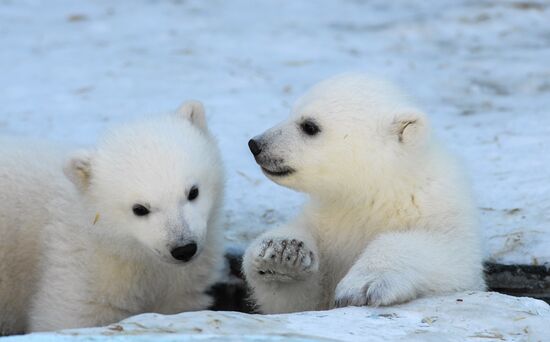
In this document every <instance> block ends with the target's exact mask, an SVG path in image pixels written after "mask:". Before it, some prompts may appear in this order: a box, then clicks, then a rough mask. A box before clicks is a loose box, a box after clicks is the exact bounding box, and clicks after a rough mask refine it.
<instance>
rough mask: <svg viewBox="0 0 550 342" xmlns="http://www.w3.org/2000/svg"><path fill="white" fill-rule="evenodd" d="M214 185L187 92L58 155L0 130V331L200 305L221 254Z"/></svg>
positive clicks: (202, 125) (213, 157)
mask: <svg viewBox="0 0 550 342" xmlns="http://www.w3.org/2000/svg"><path fill="white" fill-rule="evenodd" d="M63 164H65V166H64V172H65V175H66V176H67V177H65V176H64V175H63ZM69 180H70V182H69ZM71 182H72V183H71ZM222 192H223V172H222V164H221V159H220V154H219V150H218V147H217V145H216V143H215V141H214V139H213V138H212V137H211V135H210V134H209V132H208V130H207V127H206V122H205V117H204V109H203V107H202V104H200V103H198V102H188V103H185V104H184V105H183V106H182V107H181V108H180V109H179V110H178V111H177V113H175V114H173V115H170V116H165V117H152V118H147V119H144V120H141V121H136V122H134V123H129V124H126V125H121V126H120V127H118V128H114V129H113V130H112V131H110V132H109V133H108V134H107V135H106V136H105V137H104V138H103V140H102V141H101V142H100V143H99V145H98V147H97V148H96V149H94V150H89V151H83V152H79V153H77V154H75V155H73V156H72V157H71V158H69V159H68V161H66V162H65V161H64V157H63V153H62V152H60V151H59V150H58V149H56V148H53V147H52V148H47V147H45V146H31V145H30V144H28V143H27V144H25V143H23V142H12V143H9V142H6V141H3V144H2V147H1V151H0V200H1V201H2V203H3V204H2V206H0V236H2V238H1V239H0V280H1V281H0V308H2V309H1V310H0V333H2V334H10V333H15V332H25V331H45V330H57V329H62V328H75V327H86V326H97V325H104V324H108V323H112V322H117V321H119V320H121V319H124V318H126V317H128V316H131V315H135V314H139V313H143V312H158V313H164V314H171V313H179V312H182V311H189V310H199V309H205V308H207V307H208V306H209V305H210V304H211V298H210V297H209V296H208V295H206V294H205V291H206V290H207V288H208V287H209V286H210V285H211V284H212V283H214V282H215V281H217V280H218V277H219V271H221V266H222V265H223V249H222V247H221V241H222V240H221V239H222V233H221V231H220V229H219V225H218V222H217V221H218V212H219V208H220V205H221V201H222Z"/></svg>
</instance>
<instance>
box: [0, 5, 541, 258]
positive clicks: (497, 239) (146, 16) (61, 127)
mask: <svg viewBox="0 0 550 342" xmlns="http://www.w3.org/2000/svg"><path fill="white" fill-rule="evenodd" d="M350 70H360V71H369V72H375V73H377V74H379V75H381V76H384V77H387V78H390V79H393V80H394V81H396V82H398V83H399V84H400V85H402V86H403V87H405V88H406V89H408V90H409V91H410V92H411V93H413V94H414V95H415V96H416V97H417V98H418V99H419V102H420V103H421V104H422V106H423V107H424V108H425V110H426V111H427V112H428V113H429V114H430V115H431V117H432V118H433V122H434V127H435V129H436V130H437V132H438V134H439V135H440V136H441V137H443V138H444V139H445V140H446V141H447V142H448V145H449V146H450V147H451V148H452V149H453V150H454V151H455V152H456V153H457V154H459V155H460V156H461V157H462V158H463V160H464V162H465V165H466V167H467V169H468V171H469V173H470V175H471V178H472V182H473V185H474V188H475V191H476V196H477V201H478V204H479V205H478V206H479V208H480V214H481V223H482V226H483V231H484V235H485V237H486V241H487V246H488V251H487V256H488V258H489V259H490V260H494V261H498V262H504V263H527V264H537V263H538V264H540V263H546V262H550V224H549V222H550V153H549V152H550V148H549V147H548V145H549V144H550V3H549V2H547V1H546V2H535V1H520V0H517V1H496V0H492V1H468V0H457V1H382V0H378V1H358V0H356V1H353V0H346V1H301V0H300V1H240V0H236V1H222V0H210V1H149V0H134V1H107V0H104V1H68V0H67V1H57V0H55V1H39V0H36V1H23V0H0V85H1V91H0V134H13V135H24V136H33V137H44V138H48V139H53V140H60V141H67V142H72V143H77V144H93V143H94V141H95V140H96V139H97V137H98V136H99V134H100V133H101V132H102V131H103V130H104V129H105V128H106V127H107V126H108V125H110V124H113V123H117V122H123V121H126V120H128V119H131V118H134V117H138V116H142V115H145V114H148V113H158V112H166V111H169V110H172V109H174V108H176V107H177V106H178V105H179V103H180V102H182V101H183V100H185V99H189V98H196V99H199V100H202V101H203V102H204V103H205V104H206V108H207V114H208V117H209V118H208V119H209V123H210V126H211V130H212V131H213V132H214V134H215V135H216V136H217V137H218V140H219V143H220V147H221V149H222V152H223V155H224V158H225V163H226V167H227V179H228V187H227V206H226V211H225V220H224V225H225V229H226V237H227V242H228V244H233V245H241V246H242V245H245V244H246V242H247V241H248V240H249V239H251V238H253V237H255V236H256V235H257V234H258V233H259V232H261V231H262V230H264V229H269V228H272V227H274V226H276V225H278V224H280V223H282V222H285V221H286V220H288V219H290V218H291V217H292V216H293V215H294V214H295V213H296V211H297V210H298V208H299V204H300V203H301V202H302V201H303V198H301V196H300V195H298V194H296V193H293V192H291V191H290V190H287V189H284V188H281V187H278V186H276V185H275V184H273V183H271V182H269V181H268V180H267V179H266V178H265V177H264V176H263V175H262V174H261V173H260V171H259V170H258V168H257V167H256V166H255V164H254V161H253V158H251V156H250V154H249V152H248V148H247V141H248V139H249V138H250V137H252V136H254V135H255V134H258V133H260V132H262V131H263V130H264V129H266V128H268V127H269V126H271V125H273V124H275V123H276V122H278V121H279V120H281V119H282V118H284V117H285V116H286V115H287V114H288V111H289V106H290V104H291V103H292V102H293V101H294V100H295V99H296V98H297V97H298V96H299V95H300V94H301V93H302V92H303V91H304V90H305V89H307V87H309V86H310V85H312V84H313V83H315V82H317V81H319V80H321V79H323V78H325V77H327V76H330V75H333V74H335V73H339V72H343V71H350Z"/></svg>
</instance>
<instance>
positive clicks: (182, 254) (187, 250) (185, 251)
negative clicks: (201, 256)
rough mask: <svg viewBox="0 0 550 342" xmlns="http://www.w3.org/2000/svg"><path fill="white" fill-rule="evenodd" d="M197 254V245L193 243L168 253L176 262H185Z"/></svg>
mask: <svg viewBox="0 0 550 342" xmlns="http://www.w3.org/2000/svg"><path fill="white" fill-rule="evenodd" d="M196 253H197V244H196V243H195V242H191V243H188V244H186V245H183V246H178V247H176V248H174V249H172V250H171V251H170V254H172V257H173V258H174V259H176V260H179V261H183V262H187V261H189V260H191V259H192V258H193V256H194V255H195V254H196Z"/></svg>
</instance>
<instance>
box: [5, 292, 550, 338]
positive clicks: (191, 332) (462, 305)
mask: <svg viewBox="0 0 550 342" xmlns="http://www.w3.org/2000/svg"><path fill="white" fill-rule="evenodd" d="M549 320H550V306H549V305H548V304H546V303H544V302H542V301H539V300H535V299H532V298H517V297H510V296H506V295H502V294H498V293H487V292H478V293H474V292H470V293H457V294H453V295H449V296H441V297H433V298H423V299H419V300H416V301H414V302H411V303H408V304H403V305H398V306H394V307H386V308H368V307H361V308H359V307H349V308H343V309H335V310H331V311H318V312H302V313H295V314H284V315H249V314H242V313H237V312H212V311H199V312H187V313H181V314H178V315H172V316H164V315H159V314H144V315H139V316H135V317H132V318H129V319H126V320H124V321H122V322H120V323H117V324H111V325H109V326H107V327H103V328H89V329H78V330H65V331H61V332H57V333H35V334H31V335H25V336H19V337H17V336H16V337H10V338H6V339H5V341H6V342H12V341H13V342H17V341H30V342H32V341H40V342H48V341H99V340H104V339H106V338H108V339H109V340H114V341H121V342H122V341H129V340H131V341H150V340H153V339H154V340H155V341H183V340H185V341H205V340H215V341H258V340H262V341H289V340H291V341H361V342H363V341H367V340H368V341H373V342H376V341H383V342H386V341H396V340H406V341H438V342H444V341H466V340H468V341H543V340H547V339H548V337H549V336H550V327H549V326H548V321H549ZM3 341H4V340H3Z"/></svg>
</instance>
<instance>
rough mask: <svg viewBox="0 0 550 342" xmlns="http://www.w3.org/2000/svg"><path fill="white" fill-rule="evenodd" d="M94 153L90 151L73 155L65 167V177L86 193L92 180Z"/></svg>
mask: <svg viewBox="0 0 550 342" xmlns="http://www.w3.org/2000/svg"><path fill="white" fill-rule="evenodd" d="M93 154H94V152H92V151H88V150H82V151H78V152H76V153H75V154H73V155H72V156H71V157H70V158H69V160H68V161H67V162H66V163H65V166H64V167H63V172H64V173H65V176H67V178H69V180H70V181H71V182H72V183H73V184H74V185H75V186H76V188H77V189H78V190H79V191H81V192H86V191H87V190H88V188H89V186H90V181H91V179H92V158H93Z"/></svg>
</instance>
